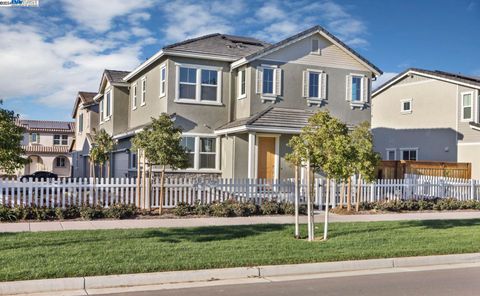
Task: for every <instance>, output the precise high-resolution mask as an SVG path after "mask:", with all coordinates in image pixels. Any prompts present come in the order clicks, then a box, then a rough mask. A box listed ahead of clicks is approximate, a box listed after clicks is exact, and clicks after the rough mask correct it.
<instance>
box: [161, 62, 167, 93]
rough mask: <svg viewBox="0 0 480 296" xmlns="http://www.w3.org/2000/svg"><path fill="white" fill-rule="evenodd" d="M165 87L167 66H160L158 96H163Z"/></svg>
mask: <svg viewBox="0 0 480 296" xmlns="http://www.w3.org/2000/svg"><path fill="white" fill-rule="evenodd" d="M166 88H167V67H166V66H165V65H163V66H162V67H160V97H163V96H165V93H166Z"/></svg>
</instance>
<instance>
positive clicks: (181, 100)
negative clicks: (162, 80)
mask: <svg viewBox="0 0 480 296" xmlns="http://www.w3.org/2000/svg"><path fill="white" fill-rule="evenodd" d="M180 68H190V69H196V70H197V77H196V78H197V79H196V82H195V99H186V98H180V97H179V96H180ZM202 70H211V71H217V100H216V101H207V100H202V99H201V90H202ZM175 76H176V79H175V88H176V91H175V100H174V102H175V103H183V104H195V105H216V106H222V105H223V103H222V68H220V67H212V66H204V65H195V64H180V63H176V64H175ZM184 84H190V85H193V83H184Z"/></svg>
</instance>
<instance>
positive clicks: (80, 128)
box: [78, 113, 83, 133]
mask: <svg viewBox="0 0 480 296" xmlns="http://www.w3.org/2000/svg"><path fill="white" fill-rule="evenodd" d="M78 132H79V133H82V132H83V113H82V114H80V115H79V116H78Z"/></svg>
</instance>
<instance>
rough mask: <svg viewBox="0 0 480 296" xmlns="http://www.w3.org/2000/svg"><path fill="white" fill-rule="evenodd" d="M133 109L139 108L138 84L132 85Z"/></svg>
mask: <svg viewBox="0 0 480 296" xmlns="http://www.w3.org/2000/svg"><path fill="white" fill-rule="evenodd" d="M132 88H133V89H132V110H135V109H137V84H136V83H135V84H134V85H133V87H132Z"/></svg>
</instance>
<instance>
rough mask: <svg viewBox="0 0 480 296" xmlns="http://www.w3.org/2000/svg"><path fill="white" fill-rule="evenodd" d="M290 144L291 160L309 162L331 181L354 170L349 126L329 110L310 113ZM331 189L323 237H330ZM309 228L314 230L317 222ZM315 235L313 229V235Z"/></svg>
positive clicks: (341, 178) (343, 177)
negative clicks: (328, 235)
mask: <svg viewBox="0 0 480 296" xmlns="http://www.w3.org/2000/svg"><path fill="white" fill-rule="evenodd" d="M289 146H290V147H291V148H292V150H293V152H292V153H290V154H289V156H288V159H289V160H290V161H291V162H292V161H293V163H294V164H298V163H302V162H303V163H307V162H308V163H310V164H311V167H312V169H313V170H314V171H315V172H317V173H324V174H325V175H326V176H327V182H328V184H330V180H331V179H334V180H345V179H346V178H347V177H348V176H350V175H351V173H352V166H351V165H350V161H351V160H352V158H353V153H354V151H353V149H352V145H351V140H350V137H349V134H348V128H347V125H346V124H345V123H343V122H341V121H340V120H338V119H336V118H334V117H332V116H331V115H330V113H328V112H327V111H323V112H318V113H316V114H315V115H313V116H311V117H310V118H309V119H308V124H307V125H306V126H305V127H304V128H303V129H302V132H301V134H300V135H299V136H295V137H293V138H292V139H291V141H290V143H289ZM308 190H310V188H309V189H308ZM329 191H330V190H327V201H326V209H325V229H324V239H327V232H328V204H329V193H330V192H329ZM308 202H309V203H310V202H311V201H310V200H309V201H308ZM312 224H313V219H312ZM310 227H311V229H312V230H313V229H314V228H313V227H314V225H311V226H310ZM310 227H309V228H310ZM313 235H314V233H313V231H312V233H311V236H312V237H313ZM309 237H310V233H309ZM310 239H312V238H310Z"/></svg>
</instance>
